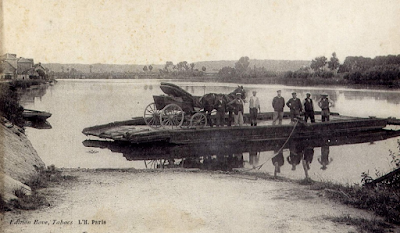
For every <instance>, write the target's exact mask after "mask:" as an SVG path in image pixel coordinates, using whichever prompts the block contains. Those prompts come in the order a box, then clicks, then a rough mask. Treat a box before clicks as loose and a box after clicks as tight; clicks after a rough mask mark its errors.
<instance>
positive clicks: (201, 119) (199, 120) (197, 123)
mask: <svg viewBox="0 0 400 233" xmlns="http://www.w3.org/2000/svg"><path fill="white" fill-rule="evenodd" d="M206 125H207V116H206V115H205V114H204V113H201V112H198V113H195V114H194V115H193V116H192V117H191V118H190V126H191V127H199V128H203V127H205V126H206Z"/></svg>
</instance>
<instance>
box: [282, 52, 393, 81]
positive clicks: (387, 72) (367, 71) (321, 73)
mask: <svg viewBox="0 0 400 233" xmlns="http://www.w3.org/2000/svg"><path fill="white" fill-rule="evenodd" d="M283 77H284V78H286V79H309V78H311V79H312V78H314V79H315V78H321V79H332V78H337V79H340V78H342V79H344V81H346V82H347V83H350V84H368V85H386V86H395V87H400V55H397V56H396V55H388V56H378V57H375V58H367V57H346V59H345V60H344V62H343V64H340V62H339V59H338V58H337V57H336V53H332V57H331V58H330V60H329V61H328V59H327V58H326V57H324V56H321V57H316V58H315V59H313V60H312V61H311V63H310V66H309V67H303V68H301V69H299V70H297V71H288V72H286V73H285V74H284V76H283Z"/></svg>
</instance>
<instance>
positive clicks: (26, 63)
mask: <svg viewBox="0 0 400 233" xmlns="http://www.w3.org/2000/svg"><path fill="white" fill-rule="evenodd" d="M32 68H33V59H27V58H23V57H20V58H19V59H18V60H17V79H29V78H30V75H31V76H34V72H33V71H32V70H31V69H32Z"/></svg>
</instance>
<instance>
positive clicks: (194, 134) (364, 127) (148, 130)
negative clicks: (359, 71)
mask: <svg viewBox="0 0 400 233" xmlns="http://www.w3.org/2000/svg"><path fill="white" fill-rule="evenodd" d="M272 114H273V113H271V112H269V113H260V114H259V123H258V126H256V127H253V126H249V125H245V126H232V127H227V126H225V127H201V128H197V127H180V128H175V129H170V128H163V127H159V128H154V127H149V126H147V125H146V123H145V122H144V120H143V117H137V118H133V119H131V120H127V121H120V122H112V123H109V124H104V125H97V126H93V127H88V128H85V129H83V131H82V133H83V134H85V135H87V136H96V137H98V138H101V139H107V140H113V141H118V142H129V143H135V144H142V143H154V142H163V143H169V144H181V145H182V144H203V145H204V144H221V143H248V142H271V141H281V140H287V139H312V138H321V137H325V136H327V135H329V136H349V137H351V136H352V135H354V134H358V133H361V132H368V131H374V130H380V129H383V128H385V127H386V126H387V125H389V124H397V123H398V122H399V121H398V120H396V119H393V118H389V119H385V118H375V117H369V118H359V117H347V116H341V115H339V114H337V113H335V114H332V116H331V120H330V121H328V122H316V123H305V122H301V121H298V122H297V123H295V124H290V122H288V119H286V120H285V121H284V124H282V125H272V120H271V119H272ZM318 114H320V112H316V115H318ZM284 116H285V118H287V117H288V113H285V114H284ZM244 118H245V119H248V118H249V116H248V114H245V116H244Z"/></svg>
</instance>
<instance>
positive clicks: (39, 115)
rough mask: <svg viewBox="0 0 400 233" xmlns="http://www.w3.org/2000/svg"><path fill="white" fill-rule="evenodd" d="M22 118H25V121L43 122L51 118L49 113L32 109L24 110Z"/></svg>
mask: <svg viewBox="0 0 400 233" xmlns="http://www.w3.org/2000/svg"><path fill="white" fill-rule="evenodd" d="M22 116H23V117H24V118H25V120H29V121H45V120H46V119H47V118H49V117H51V113H49V112H43V111H38V110H32V109H24V112H23V113H22Z"/></svg>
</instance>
